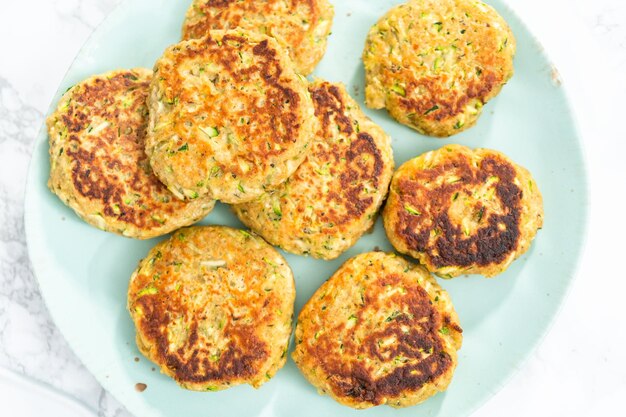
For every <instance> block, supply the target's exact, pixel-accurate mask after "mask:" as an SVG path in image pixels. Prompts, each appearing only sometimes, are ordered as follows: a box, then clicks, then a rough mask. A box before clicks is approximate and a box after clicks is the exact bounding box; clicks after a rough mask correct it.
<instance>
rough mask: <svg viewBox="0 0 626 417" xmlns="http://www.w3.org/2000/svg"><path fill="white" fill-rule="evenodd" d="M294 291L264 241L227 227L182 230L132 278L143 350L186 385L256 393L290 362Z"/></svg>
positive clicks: (131, 299)
mask: <svg viewBox="0 0 626 417" xmlns="http://www.w3.org/2000/svg"><path fill="white" fill-rule="evenodd" d="M294 299H295V287H294V281H293V274H292V272H291V269H290V268H289V265H287V263H286V262H285V259H284V258H283V257H282V256H281V255H280V254H279V253H278V252H277V251H276V250H275V249H274V248H272V247H271V246H270V245H268V244H267V243H265V241H263V239H261V238H260V237H258V236H256V235H252V234H250V233H248V232H245V231H243V230H236V229H231V228H228V227H219V226H213V227H193V228H186V229H181V230H179V231H178V232H176V234H174V235H173V236H172V237H171V238H170V239H169V240H167V241H164V242H161V243H160V244H158V245H157V246H155V247H154V248H153V249H152V250H151V251H150V253H149V254H148V256H147V257H146V258H145V259H143V260H142V261H141V262H140V264H139V267H138V269H137V270H136V271H135V273H133V276H132V277H131V280H130V285H129V288H128V309H129V311H130V315H131V317H132V319H133V321H134V323H135V326H136V329H137V345H138V347H139V350H140V351H141V352H142V353H143V354H144V355H145V356H146V357H147V358H148V359H150V360H151V361H153V362H155V363H156V364H157V365H159V366H160V367H161V371H162V372H163V373H165V374H166V375H169V376H170V377H172V378H174V379H175V380H176V382H177V383H178V384H180V385H181V386H182V387H183V388H186V389H190V390H196V391H217V390H221V389H225V388H229V387H231V386H234V385H238V384H244V383H247V384H250V385H252V386H254V387H255V388H257V387H259V386H260V385H262V384H263V383H265V382H267V381H268V380H269V379H270V378H271V377H272V376H274V374H275V373H276V372H277V371H278V369H280V368H281V367H282V366H283V365H284V364H285V361H286V359H287V358H286V356H287V355H286V352H287V347H288V344H289V336H290V334H291V321H292V316H293V304H294Z"/></svg>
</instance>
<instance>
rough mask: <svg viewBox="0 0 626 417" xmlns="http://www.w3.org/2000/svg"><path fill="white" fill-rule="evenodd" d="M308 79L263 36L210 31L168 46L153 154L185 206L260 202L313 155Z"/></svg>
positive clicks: (154, 99)
mask: <svg viewBox="0 0 626 417" xmlns="http://www.w3.org/2000/svg"><path fill="white" fill-rule="evenodd" d="M307 86H308V83H307V81H306V79H304V78H301V77H300V76H298V75H297V74H296V73H295V72H294V70H293V66H292V63H291V61H290V60H289V59H288V57H287V55H286V52H285V51H283V50H282V49H281V48H280V47H279V45H278V44H277V43H276V41H275V40H274V39H272V38H269V37H267V36H265V35H260V34H255V33H252V32H248V31H243V30H236V31H235V30H233V31H226V32H224V31H212V32H210V33H209V35H208V36H207V37H205V38H202V39H195V40H189V41H184V42H181V43H179V44H177V45H174V46H171V47H169V48H168V49H167V50H166V51H165V53H164V54H163V56H162V57H161V58H160V59H159V60H158V61H157V63H156V66H155V76H154V78H153V81H152V84H151V86H150V88H151V91H150V96H149V98H148V104H149V107H150V124H149V128H148V139H147V145H146V152H147V153H148V155H149V157H150V164H151V165H152V168H153V169H154V172H155V173H156V175H157V176H158V177H159V178H160V179H161V180H162V181H163V183H165V184H166V185H167V186H168V187H169V189H170V190H171V191H172V192H173V193H174V194H175V195H177V196H178V197H179V198H187V199H189V198H196V197H198V196H205V195H210V196H212V197H213V198H215V199H217V200H221V201H223V202H225V203H232V204H235V203H242V202H246V201H250V200H253V199H254V198H256V197H258V196H259V195H260V194H261V193H263V191H264V190H265V189H266V188H267V187H269V188H271V187H276V186H277V185H279V184H281V183H282V182H284V181H285V180H286V179H287V178H288V177H289V176H291V174H293V172H294V171H295V170H296V168H297V167H298V166H299V165H300V164H301V163H302V161H303V160H304V158H305V157H306V152H307V151H308V146H309V143H310V140H311V131H312V129H313V128H314V126H313V125H312V123H313V122H314V121H315V119H314V117H313V112H314V111H313V104H312V103H311V98H310V97H309V94H308V92H307Z"/></svg>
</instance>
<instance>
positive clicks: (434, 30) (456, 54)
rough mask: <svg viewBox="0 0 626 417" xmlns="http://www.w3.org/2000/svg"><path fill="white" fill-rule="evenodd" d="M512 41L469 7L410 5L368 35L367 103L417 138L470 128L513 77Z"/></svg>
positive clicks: (484, 11) (452, 2) (413, 1)
mask: <svg viewBox="0 0 626 417" xmlns="http://www.w3.org/2000/svg"><path fill="white" fill-rule="evenodd" d="M514 55H515V38H514V36H513V33H512V32H511V29H510V28H509V26H508V25H507V23H506V22H505V21H504V19H503V18H502V17H501V16H500V15H499V14H498V13H497V12H496V11H495V10H494V9H493V8H492V7H490V6H488V5H486V4H485V3H482V2H480V1H476V0H410V1H409V2H408V3H406V4H402V5H400V6H396V7H394V8H393V9H391V10H390V11H389V12H388V13H387V14H386V15H385V16H383V17H382V18H381V19H380V20H379V21H378V23H376V24H375V25H374V26H373V27H372V28H371V30H370V32H369V35H368V37H367V41H366V44H365V49H364V51H363V63H364V64H365V77H366V89H365V95H366V101H365V102H366V104H367V106H368V107H371V108H375V109H381V108H383V107H386V108H387V110H388V111H389V113H390V114H391V116H392V117H394V118H395V119H396V120H397V121H399V122H400V123H402V124H405V125H407V126H409V127H411V128H413V129H415V130H417V131H418V132H420V133H424V134H426V135H430V136H450V135H453V134H455V133H459V132H461V131H463V130H465V129H467V128H469V127H471V126H473V125H474V124H475V123H476V121H477V120H478V117H479V116H480V114H481V111H482V107H483V105H484V104H485V103H487V101H489V100H490V99H492V98H493V97H495V96H496V95H497V94H498V93H499V92H500V90H501V88H502V86H503V85H504V84H506V82H507V81H508V80H509V79H510V78H511V77H512V76H513V57H514Z"/></svg>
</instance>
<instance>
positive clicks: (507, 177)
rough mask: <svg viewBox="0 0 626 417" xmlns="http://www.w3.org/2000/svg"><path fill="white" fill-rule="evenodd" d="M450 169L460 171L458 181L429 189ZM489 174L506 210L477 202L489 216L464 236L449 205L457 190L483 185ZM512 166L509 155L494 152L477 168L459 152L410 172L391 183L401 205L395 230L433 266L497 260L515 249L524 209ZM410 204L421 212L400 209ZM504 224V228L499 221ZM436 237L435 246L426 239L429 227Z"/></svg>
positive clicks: (481, 213)
mask: <svg viewBox="0 0 626 417" xmlns="http://www.w3.org/2000/svg"><path fill="white" fill-rule="evenodd" d="M451 170H454V171H455V172H456V173H457V175H458V174H459V173H460V177H461V179H460V181H459V182H456V183H453V184H444V185H442V186H441V187H438V188H434V189H429V188H428V187H425V186H424V184H425V183H431V182H433V181H435V180H436V179H437V178H441V177H443V176H444V175H445V174H446V172H451ZM491 176H497V177H498V178H499V179H500V180H499V182H498V183H497V184H496V185H495V188H496V195H497V196H498V198H499V200H500V203H501V205H502V206H503V207H506V212H505V213H504V214H491V213H488V212H485V211H486V209H485V207H484V206H483V205H482V204H481V203H476V204H475V206H474V211H475V215H476V216H480V217H481V218H485V219H487V222H486V224H485V225H484V226H482V227H480V228H479V229H478V230H477V232H476V233H474V234H472V235H471V236H466V235H465V234H464V232H463V230H462V229H461V226H460V225H458V224H454V223H453V222H452V221H451V220H450V217H449V214H448V209H449V206H450V204H451V202H452V201H453V198H454V195H455V194H456V193H463V192H464V190H466V189H468V188H469V187H472V186H473V185H478V184H483V183H485V182H486V181H487V179H488V178H489V177H491ZM515 176H516V173H515V168H514V167H513V166H512V165H511V163H510V162H509V161H507V160H504V159H503V158H501V157H498V156H496V155H494V156H490V157H487V158H485V159H483V160H482V161H481V163H480V166H479V167H478V168H475V167H473V166H472V165H471V163H470V161H469V159H468V158H467V156H466V155H459V157H458V158H455V160H454V161H450V162H449V163H447V164H443V165H439V166H437V167H435V168H432V169H427V170H423V171H419V172H412V173H411V175H410V177H407V176H402V177H399V178H398V180H397V181H396V182H395V183H394V191H395V192H397V194H398V197H399V202H400V204H399V205H398V206H397V207H398V217H399V221H398V223H397V225H396V226H395V233H396V235H397V236H399V237H400V238H401V239H402V240H404V241H405V242H406V243H407V245H408V247H409V248H410V249H411V250H414V251H417V252H423V253H426V254H427V255H428V256H429V257H430V261H431V262H432V264H433V265H434V266H435V267H436V268H441V267H444V266H458V267H462V268H463V267H469V266H471V265H479V266H486V265H489V264H493V263H500V262H502V261H503V260H505V259H506V258H507V257H508V256H509V255H510V254H511V253H512V252H514V251H515V250H517V248H518V242H519V239H520V217H521V212H522V190H521V189H520V188H519V187H518V186H517V185H516V184H515V183H514V180H515ZM405 204H408V205H410V206H411V207H412V208H414V209H415V210H416V211H417V212H419V213H421V215H417V216H416V215H414V214H411V213H410V212H408V211H406V210H404V209H403V208H404V207H405ZM502 224H503V225H504V226H505V228H502V226H501V225H502ZM435 230H436V231H437V234H438V235H439V237H438V238H437V239H436V243H435V245H434V246H432V245H431V244H429V240H430V235H431V232H433V231H435Z"/></svg>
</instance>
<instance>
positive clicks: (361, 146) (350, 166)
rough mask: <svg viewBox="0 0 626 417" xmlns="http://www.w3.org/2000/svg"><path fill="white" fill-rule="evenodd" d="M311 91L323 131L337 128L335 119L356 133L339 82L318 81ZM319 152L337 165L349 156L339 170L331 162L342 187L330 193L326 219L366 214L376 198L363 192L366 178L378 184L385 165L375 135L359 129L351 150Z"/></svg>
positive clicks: (341, 127)
mask: <svg viewBox="0 0 626 417" xmlns="http://www.w3.org/2000/svg"><path fill="white" fill-rule="evenodd" d="M309 91H310V92H311V97H312V98H313V103H314V105H315V115H316V116H317V118H318V119H319V120H320V121H321V130H320V132H322V135H323V136H326V135H327V134H329V132H330V129H332V128H335V126H332V127H331V126H330V124H331V121H334V122H335V123H336V124H337V127H338V128H339V130H340V131H341V132H343V133H345V134H346V135H347V136H351V135H354V134H355V131H354V127H353V126H352V120H351V119H350V117H348V116H347V115H346V106H345V103H344V101H343V98H342V96H341V92H340V91H339V88H338V87H337V86H336V85H332V84H330V83H328V82H323V83H318V84H315V85H313V86H312V87H311V88H310V89H309ZM313 152H315V150H314V151H313ZM365 155H371V156H372V159H368V160H367V161H366V160H365V158H364V156H365ZM315 156H316V157H317V158H319V160H321V161H330V162H332V163H333V165H335V166H342V165H344V164H343V163H342V161H341V159H342V158H345V159H346V162H345V167H346V168H347V169H342V170H337V169H336V168H334V167H333V166H332V165H331V168H330V170H331V175H333V176H339V182H340V184H341V190H340V191H339V190H336V191H335V190H333V191H330V192H329V193H328V194H327V195H326V201H327V202H328V203H329V204H328V207H329V208H328V210H327V211H326V213H325V214H326V216H324V217H325V219H324V220H328V222H330V223H332V224H338V225H342V224H346V223H349V222H350V221H352V220H353V219H354V218H357V217H360V216H362V215H363V214H364V213H365V212H366V211H367V210H368V209H369V208H370V206H371V205H372V203H373V201H374V199H373V198H372V197H371V196H363V193H362V190H363V185H362V184H363V181H364V180H366V179H367V180H370V181H372V183H373V185H374V187H375V188H378V187H379V184H380V181H381V174H382V171H383V168H384V165H385V163H384V161H383V158H382V155H381V152H380V149H378V146H377V145H376V142H375V141H374V138H372V136H371V135H370V134H369V133H367V132H359V133H357V134H356V135H355V139H354V140H352V141H351V143H350V147H349V148H348V150H347V151H346V150H343V149H337V148H333V149H332V152H330V153H324V152H316V153H315ZM337 204H340V205H341V207H342V208H343V209H345V212H342V213H339V212H337V211H336V210H335V209H334V208H333V207H334V206H336V205H337Z"/></svg>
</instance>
